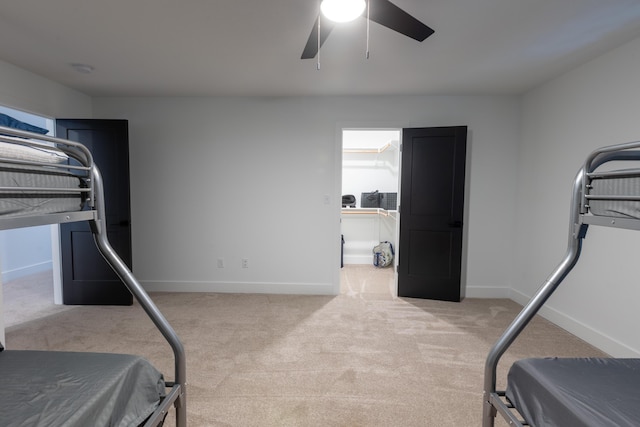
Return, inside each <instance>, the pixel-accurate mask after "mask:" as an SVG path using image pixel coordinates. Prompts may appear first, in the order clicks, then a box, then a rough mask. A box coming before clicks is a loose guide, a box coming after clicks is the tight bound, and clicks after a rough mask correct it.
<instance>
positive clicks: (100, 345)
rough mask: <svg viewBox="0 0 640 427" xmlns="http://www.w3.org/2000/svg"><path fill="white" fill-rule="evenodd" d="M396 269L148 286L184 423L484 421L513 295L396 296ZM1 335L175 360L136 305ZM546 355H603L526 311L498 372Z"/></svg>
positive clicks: (163, 363)
mask: <svg viewBox="0 0 640 427" xmlns="http://www.w3.org/2000/svg"><path fill="white" fill-rule="evenodd" d="M392 279H393V276H392V272H391V271H390V270H387V271H381V270H377V269H375V268H374V267H370V266H346V267H345V268H344V269H343V271H342V284H343V292H342V293H341V295H339V296H335V297H332V296H291V295H254V294H206V293H163V294H161V293H157V294H153V295H152V297H153V299H154V301H155V302H156V303H157V304H158V306H159V308H160V309H161V311H162V312H163V313H164V314H165V316H166V317H167V318H168V320H169V321H170V322H171V323H172V324H173V326H174V328H175V329H176V331H177V333H178V335H179V336H180V337H181V339H182V340H183V342H184V345H185V349H186V352H187V359H188V361H187V377H188V383H189V386H188V401H187V405H188V420H189V425H190V426H345V427H346V426H354V427H355V426H363V427H364V426H386V427H389V426H404V427H410V426H420V427H423V426H459V425H463V426H474V425H480V422H481V413H482V382H483V368H484V360H485V357H486V354H487V352H488V350H489V348H490V346H491V345H492V344H493V342H494V341H495V339H496V338H497V337H498V336H499V334H500V333H501V331H502V330H503V329H504V328H505V327H506V326H507V325H508V323H510V321H511V320H512V319H513V317H514V316H515V315H516V313H517V312H518V311H519V306H518V305H517V304H515V303H513V302H511V301H508V300H480V299H466V300H464V301H463V302H461V303H451V302H441V301H430V300H418V299H408V298H394V297H393V296H392V292H391V289H392ZM6 335H7V345H8V347H9V348H11V349H44V350H72V351H104V352H121V353H135V354H141V355H144V356H146V357H147V358H149V359H150V360H151V361H152V362H153V363H154V364H155V365H156V366H157V367H158V368H159V369H161V370H162V371H163V372H165V373H167V376H168V377H172V373H173V365H172V359H171V355H170V349H169V346H168V345H167V344H165V343H164V341H163V338H162V337H161V336H160V334H159V333H158V332H157V331H156V330H155V328H154V326H153V325H152V323H151V322H150V321H149V320H148V319H147V318H146V316H145V314H144V312H143V311H142V310H141V309H140V307H139V306H137V305H134V306H132V307H98V306H92V307H76V308H75V309H74V310H69V311H63V312H60V313H57V314H55V315H52V316H49V317H46V318H44V319H40V320H35V321H31V322H27V323H23V324H21V325H16V326H12V327H10V328H8V330H7V334H6ZM544 355H554V356H574V355H580V356H601V355H603V354H602V353H601V352H600V351H598V350H596V349H594V348H592V347H591V346H589V345H587V344H585V343H584V342H583V341H581V340H579V339H577V338H575V337H574V336H572V335H570V334H568V333H566V332H565V331H563V330H561V329H560V328H557V327H555V326H553V325H552V324H550V323H549V322H547V321H545V320H543V319H536V320H535V321H534V323H533V325H532V326H531V328H529V329H528V330H527V331H526V332H525V334H524V335H523V336H522V337H520V338H518V340H517V341H516V343H515V344H514V346H513V348H512V349H511V350H509V352H508V353H507V354H506V355H505V357H504V358H503V360H504V362H503V363H502V364H501V371H502V376H503V377H504V374H505V372H506V369H507V368H508V365H509V364H510V363H511V362H512V361H513V360H515V359H516V358H521V357H526V356H544ZM499 383H503V380H502V379H500V380H499ZM168 421H169V424H168V425H172V424H170V422H172V420H171V419H169V420H168ZM496 425H499V426H502V425H506V424H505V423H503V422H502V421H499V422H497V423H496Z"/></svg>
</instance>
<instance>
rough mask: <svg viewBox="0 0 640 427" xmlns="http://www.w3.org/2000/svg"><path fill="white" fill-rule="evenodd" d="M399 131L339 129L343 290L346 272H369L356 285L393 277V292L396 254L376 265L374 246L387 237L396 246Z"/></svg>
mask: <svg viewBox="0 0 640 427" xmlns="http://www.w3.org/2000/svg"><path fill="white" fill-rule="evenodd" d="M401 132H402V130H401V129H387V128H385V129H343V130H342V188H341V191H342V195H341V196H342V202H343V203H342V208H341V215H340V218H341V219H340V228H341V239H342V240H343V242H344V243H342V245H343V246H342V251H341V257H342V259H341V266H342V269H341V271H342V274H341V291H342V292H349V288H350V287H353V283H352V284H347V283H346V282H347V281H348V280H346V279H345V278H346V277H354V276H357V277H369V278H370V279H367V280H359V281H358V285H357V286H360V285H362V286H367V284H372V283H375V282H377V281H379V280H381V279H382V283H385V284H386V283H389V280H391V287H392V292H393V293H394V295H395V293H396V289H397V286H396V274H395V271H396V260H395V259H393V261H392V262H391V264H390V265H388V266H386V267H376V266H374V254H373V249H374V247H375V246H377V245H378V244H380V243H381V242H390V244H391V246H392V248H393V250H394V252H395V251H396V248H397V242H398V232H399V228H398V225H399V221H398V210H397V208H398V200H400V199H399V198H398V195H399V189H400V188H399V187H400V137H401ZM384 278H386V279H384ZM383 287H384V288H386V287H387V286H386V285H383ZM383 292H388V290H387V289H383Z"/></svg>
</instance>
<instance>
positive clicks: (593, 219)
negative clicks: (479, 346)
mask: <svg viewBox="0 0 640 427" xmlns="http://www.w3.org/2000/svg"><path fill="white" fill-rule="evenodd" d="M639 149H640V141H636V142H630V143H625V144H618V145H612V146H608V147H603V148H599V149H597V150H594V151H593V152H592V153H591V154H590V155H589V156H588V157H587V159H586V160H585V163H584V166H583V167H582V168H581V169H580V170H579V171H578V173H577V175H576V177H575V179H574V183H573V190H572V197H571V205H570V218H569V236H568V243H567V250H566V252H565V255H564V258H563V259H562V261H561V262H560V263H559V264H558V265H557V266H556V268H555V269H554V270H553V272H552V273H551V275H550V276H549V277H548V278H547V279H546V280H545V282H543V284H542V285H541V286H540V288H539V289H538V290H537V291H536V293H535V294H534V295H533V297H532V298H531V300H530V301H529V302H528V304H527V305H525V306H524V308H523V309H522V311H521V312H520V313H519V314H518V315H517V316H516V318H515V319H514V320H513V322H512V323H511V324H510V325H509V326H508V327H507V329H505V331H504V332H503V334H502V335H501V336H500V338H498V340H497V341H496V342H495V344H494V345H493V347H492V348H491V350H490V351H489V354H488V356H487V359H486V362H485V368H484V390H483V402H484V403H483V418H482V426H483V427H493V425H494V421H495V416H496V414H497V413H498V412H500V413H501V415H502V416H503V417H504V418H505V419H506V420H507V421H508V422H509V423H510V425H513V426H522V425H527V424H525V423H524V422H523V421H520V418H519V417H517V416H516V415H514V413H513V407H512V406H511V405H510V404H509V402H505V397H504V391H503V390H496V376H497V373H496V372H497V367H498V362H499V361H500V358H501V357H502V355H503V354H504V353H505V352H506V351H507V349H508V348H509V347H510V346H511V344H513V342H514V341H515V339H516V338H517V337H518V335H520V333H521V332H522V331H523V330H524V329H525V328H526V326H527V325H528V324H529V322H530V321H531V320H532V319H533V317H534V316H535V315H536V314H537V313H538V311H539V310H540V308H542V306H543V305H544V304H545V303H546V301H547V300H548V299H549V297H550V296H551V295H552V294H553V292H554V291H555V290H556V289H557V288H558V286H559V285H560V283H562V281H563V280H564V278H565V277H566V276H567V275H568V274H569V272H571V270H572V269H573V267H574V266H575V265H576V263H577V261H578V258H579V257H580V253H581V250H582V242H583V240H584V238H585V237H586V234H587V229H588V226H589V225H601V226H608V227H618V228H626V229H634V230H640V219H638V218H633V217H625V216H624V215H622V216H619V215H615V216H603V215H595V214H593V212H592V209H591V205H590V203H591V202H592V201H594V200H606V201H627V202H637V201H639V200H640V187H638V193H637V194H605V193H599V194H595V193H594V191H593V180H594V179H602V178H640V169H639V168H632V169H625V170H610V171H597V170H598V168H600V167H602V166H604V165H607V164H609V163H612V162H619V161H621V162H626V161H640V150H639ZM639 204H640V203H639Z"/></svg>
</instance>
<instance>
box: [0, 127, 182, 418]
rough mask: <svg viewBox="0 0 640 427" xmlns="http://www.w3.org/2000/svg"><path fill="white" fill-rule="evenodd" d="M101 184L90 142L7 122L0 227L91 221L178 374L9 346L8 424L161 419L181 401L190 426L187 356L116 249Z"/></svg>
mask: <svg viewBox="0 0 640 427" xmlns="http://www.w3.org/2000/svg"><path fill="white" fill-rule="evenodd" d="M105 218H106V216H105V206H104V195H103V181H102V177H101V175H100V172H99V170H98V168H97V167H96V165H95V164H94V162H93V159H92V156H91V153H90V152H89V150H87V149H86V147H84V146H83V145H82V144H79V143H76V142H73V141H69V140H65V139H61V138H55V137H50V136H46V135H44V134H41V133H34V132H30V131H25V130H21V129H15V128H10V127H4V126H0V230H6V229H13V228H20V227H30V226H36V225H46V224H60V223H66V222H72V221H89V223H90V225H91V230H92V232H93V235H94V240H95V243H96V246H97V247H98V249H99V251H100V252H101V253H102V255H103V257H104V258H105V260H106V261H107V262H108V263H109V264H110V265H111V267H112V268H113V269H114V271H115V272H116V273H117V274H118V276H119V277H120V279H121V280H122V281H123V282H124V284H125V285H126V286H127V288H128V289H129V291H130V292H131V293H132V294H133V296H134V297H135V298H136V299H137V301H138V302H139V304H140V306H141V307H142V308H143V309H144V311H145V312H146V313H147V315H148V316H149V317H150V319H151V320H152V321H153V323H154V324H155V326H156V327H157V328H158V330H159V331H160V332H161V333H162V335H163V336H164V338H165V339H166V340H167V342H168V343H169V345H170V347H171V349H172V351H173V359H174V365H175V372H174V380H173V381H165V379H164V375H163V374H162V373H160V372H159V371H158V370H156V368H155V367H153V366H152V365H151V363H150V362H149V361H147V360H146V359H144V358H142V357H140V356H136V355H125V354H108V353H90V352H62V351H26V350H3V349H2V347H0V376H1V378H2V387H0V414H2V422H1V423H2V425H6V426H23V425H33V426H68V427H72V426H73V427H75V426H87V425H94V426H138V425H144V426H158V425H162V424H163V423H164V421H165V417H166V415H167V413H168V411H170V410H171V407H172V406H173V407H174V408H175V422H176V426H178V427H184V426H186V388H185V386H186V363H185V354H184V348H183V346H182V343H181V342H180V340H179V338H178V336H177V334H176V333H175V331H174V329H173V328H172V327H171V325H170V324H169V322H168V321H167V320H166V318H165V317H164V316H163V315H162V313H161V312H160V311H159V309H158V308H157V307H156V305H155V304H154V303H153V301H152V300H151V298H150V297H149V296H148V295H147V293H146V292H145V291H144V289H143V288H142V286H141V285H140V283H139V282H138V281H137V279H136V278H135V277H134V276H133V273H132V272H131V271H130V269H129V268H128V267H127V266H126V264H125V263H124V262H123V261H122V260H121V259H120V257H119V256H118V255H117V254H116V252H115V251H114V250H113V248H112V246H111V245H110V243H109V241H108V239H107V235H106V223H105Z"/></svg>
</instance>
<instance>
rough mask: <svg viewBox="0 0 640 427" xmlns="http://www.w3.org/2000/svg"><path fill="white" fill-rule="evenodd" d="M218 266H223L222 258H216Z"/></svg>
mask: <svg viewBox="0 0 640 427" xmlns="http://www.w3.org/2000/svg"><path fill="white" fill-rule="evenodd" d="M218 268H224V258H218Z"/></svg>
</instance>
